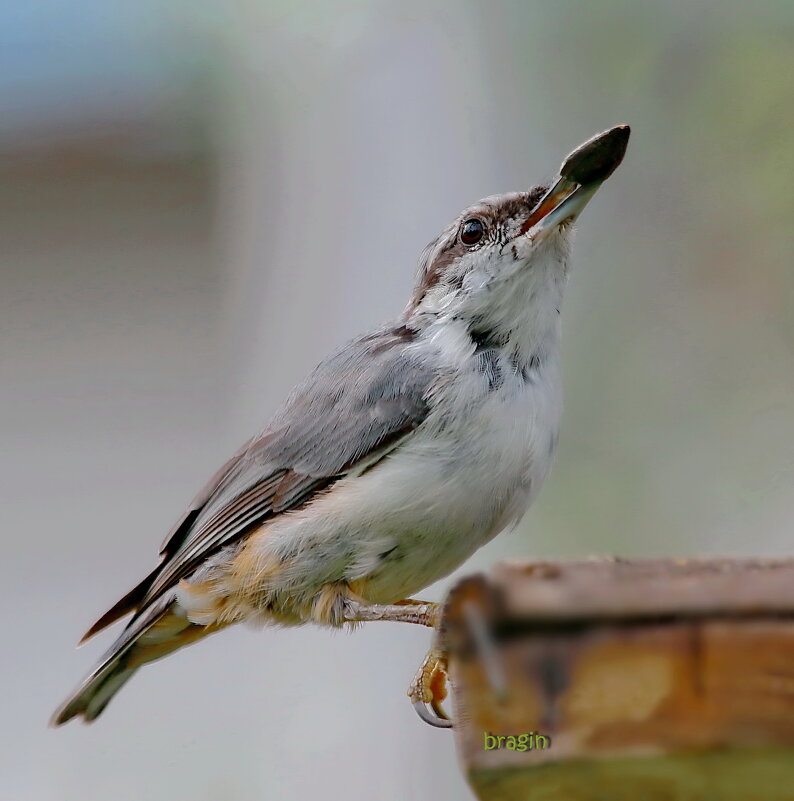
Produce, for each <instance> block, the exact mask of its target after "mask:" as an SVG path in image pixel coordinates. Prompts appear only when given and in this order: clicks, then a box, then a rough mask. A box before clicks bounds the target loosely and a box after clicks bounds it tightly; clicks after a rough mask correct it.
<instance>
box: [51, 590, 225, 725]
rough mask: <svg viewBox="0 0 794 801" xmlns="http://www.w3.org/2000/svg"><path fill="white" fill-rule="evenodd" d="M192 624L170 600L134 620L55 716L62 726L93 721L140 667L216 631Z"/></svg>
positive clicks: (54, 723) (52, 722)
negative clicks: (74, 720) (78, 719)
mask: <svg viewBox="0 0 794 801" xmlns="http://www.w3.org/2000/svg"><path fill="white" fill-rule="evenodd" d="M218 628H220V626H218V625H212V626H199V625H196V624H195V623H191V622H190V621H189V620H188V619H187V618H186V617H185V616H184V615H183V614H182V613H181V610H179V608H178V607H177V605H176V604H175V603H174V602H173V601H172V600H170V599H168V600H167V601H166V602H164V603H163V604H161V605H160V606H159V608H158V607H154V608H152V609H149V610H147V611H146V612H145V613H144V614H143V615H141V616H140V617H137V618H133V619H132V620H131V621H130V623H129V625H128V626H127V628H126V629H124V631H123V632H122V633H121V636H120V637H119V638H118V639H117V640H116V641H115V642H114V643H113V645H112V646H111V647H110V649H109V650H108V652H107V653H106V654H105V656H104V657H103V658H102V661H101V662H100V663H99V665H98V666H97V667H96V669H95V670H94V671H93V672H92V673H91V675H90V676H88V678H86V679H85V681H83V683H82V684H81V685H80V686H79V687H78V688H77V689H76V690H75V691H74V692H73V693H72V694H71V695H70V696H69V698H67V699H66V701H65V702H64V703H63V705H62V706H61V707H60V708H59V709H58V710H57V711H56V712H55V714H54V715H53V718H52V721H51V724H52V725H53V726H60V725H61V724H63V723H66V721H68V720H71V719H72V718H74V717H77V716H78V715H82V717H83V718H84V719H85V721H86V722H90V721H92V720H94V719H95V718H96V717H97V716H98V715H99V714H100V713H101V712H102V710H103V709H104V708H105V707H106V706H107V705H108V703H109V702H110V700H111V698H113V696H114V695H115V694H116V693H117V692H118V691H119V690H120V689H121V688H122V687H123V686H124V684H125V683H126V682H127V681H128V680H129V679H130V678H131V677H132V675H133V673H135V671H136V670H138V668H139V667H141V666H142V665H145V664H146V663H147V662H153V661H154V660H155V659H160V658H161V657H163V656H166V655H167V654H170V653H171V652H173V651H176V650H177V649H178V648H181V647H182V646H184V645H188V644H189V643H192V642H195V641H196V640H197V639H200V638H201V637H203V636H205V635H206V634H209V633H210V632H212V631H216V630H217V629H218Z"/></svg>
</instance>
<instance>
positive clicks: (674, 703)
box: [441, 560, 794, 801]
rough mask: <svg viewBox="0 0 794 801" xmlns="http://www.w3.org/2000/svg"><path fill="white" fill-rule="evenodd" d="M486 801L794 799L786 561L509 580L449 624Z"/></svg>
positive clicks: (793, 571) (447, 617)
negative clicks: (514, 800) (535, 800)
mask: <svg viewBox="0 0 794 801" xmlns="http://www.w3.org/2000/svg"><path fill="white" fill-rule="evenodd" d="M441 631H442V643H443V645H444V647H445V649H446V650H447V652H448V654H449V659H450V679H451V683H452V688H453V701H454V716H455V721H456V726H455V736H456V740H457V747H458V752H459V756H460V759H461V761H462V764H463V767H464V769H465V771H466V774H467V776H468V779H469V781H470V783H471V785H472V787H473V788H474V790H475V792H476V793H477V795H478V797H479V798H481V799H484V800H486V801H497V800H498V801H508V799H509V800H510V801H512V800H513V799H516V801H532V799H538V801H540V800H541V799H542V801H557V799H559V801H596V799H598V800H599V801H621V800H622V799H625V800H626V801H662V799H664V801H667V800H668V799H669V800H670V801H673V800H678V799H682V800H683V799H686V800H687V801H700V800H701V799H702V801H707V800H708V801H738V799H742V801H747V800H748V799H758V801H794V560H785V561H759V560H752V561H749V560H748V561H732V560H727V561H726V560H721V561H681V560H679V561H663V560H657V561H620V560H592V561H587V562H575V563H568V564H564V563H563V564H556V563H543V564H532V565H501V566H499V567H497V568H496V569H495V570H494V572H493V573H492V574H491V575H490V576H489V577H487V578H486V577H484V576H473V577H470V578H467V579H464V580H463V581H461V582H460V583H459V584H458V585H457V586H456V587H455V588H454V589H453V590H452V592H451V593H450V596H449V598H448V600H447V603H446V605H445V612H444V619H443V622H442V629H441Z"/></svg>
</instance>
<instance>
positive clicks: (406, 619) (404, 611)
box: [345, 598, 452, 728]
mask: <svg viewBox="0 0 794 801" xmlns="http://www.w3.org/2000/svg"><path fill="white" fill-rule="evenodd" d="M345 620H347V621H348V622H349V623H360V622H365V621H370V620H391V621H393V622H398V623H418V624H419V625H420V626H428V627H429V628H432V629H433V630H434V635H433V646H432V647H431V649H430V651H429V652H428V654H427V656H426V657H425V659H424V662H422V666H421V667H420V668H419V670H418V671H417V672H416V675H415V676H414V678H413V681H412V682H411V686H410V687H409V688H408V697H409V698H410V699H411V703H412V704H413V706H414V709H415V710H416V712H417V714H418V715H419V717H420V718H422V720H424V721H425V723H429V724H430V725H431V726H437V727H438V728H449V727H451V726H452V721H451V720H450V719H449V717H448V716H447V714H446V713H445V712H444V710H443V709H442V708H441V702H442V701H443V700H444V699H445V698H446V697H447V656H446V654H445V653H444V651H443V649H442V648H441V646H440V645H439V637H438V628H439V623H440V622H441V604H439V603H433V602H431V601H418V600H415V599H413V598H407V599H405V600H404V601H398V602H397V603H395V604H364V603H360V602H359V601H355V600H352V599H350V598H348V599H346V601H345ZM428 705H429V706H430V709H431V710H432V712H431V711H430V710H429V709H428V708H427V707H428Z"/></svg>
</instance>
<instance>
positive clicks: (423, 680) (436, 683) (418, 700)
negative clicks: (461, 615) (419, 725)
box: [408, 648, 452, 729]
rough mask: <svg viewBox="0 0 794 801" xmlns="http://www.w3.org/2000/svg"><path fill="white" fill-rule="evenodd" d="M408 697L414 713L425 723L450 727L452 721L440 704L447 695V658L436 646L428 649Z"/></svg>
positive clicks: (444, 727)
mask: <svg viewBox="0 0 794 801" xmlns="http://www.w3.org/2000/svg"><path fill="white" fill-rule="evenodd" d="M408 697H409V698H410V699H411V703H412V704H413V707H414V709H415V710H416V714H417V715H419V717H420V718H421V719H422V720H423V721H424V722H425V723H427V724H429V725H430V726H435V727H437V728H439V729H449V728H451V727H452V721H451V720H450V719H449V716H448V715H447V713H446V712H445V711H444V709H443V708H442V706H441V702H442V701H443V700H444V699H445V698H446V697H447V658H446V655H445V654H443V653H442V652H441V651H440V650H438V649H437V648H433V649H431V650H430V652H429V653H428V655H427V656H426V657H425V660H424V662H422V666H421V667H420V668H419V670H418V671H417V672H416V676H414V679H413V681H412V682H411V686H410V688H409V689H408ZM428 706H429V709H428Z"/></svg>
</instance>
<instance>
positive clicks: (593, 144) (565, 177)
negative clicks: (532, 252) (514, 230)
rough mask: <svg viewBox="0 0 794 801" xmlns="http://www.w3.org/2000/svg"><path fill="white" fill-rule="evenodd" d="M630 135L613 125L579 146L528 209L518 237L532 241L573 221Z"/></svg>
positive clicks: (619, 157) (616, 162)
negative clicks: (550, 185) (528, 238)
mask: <svg viewBox="0 0 794 801" xmlns="http://www.w3.org/2000/svg"><path fill="white" fill-rule="evenodd" d="M630 133H631V129H630V128H629V126H628V125H617V126H616V127H614V128H610V129H609V130H608V131H604V132H603V133H600V134H598V135H596V136H594V137H593V138H592V139H588V140H587V141H586V142H584V143H583V144H581V145H579V147H577V148H576V150H574V151H573V152H572V153H571V154H570V155H569V156H568V158H566V159H565V161H564V162H563V164H562V167H560V178H559V180H558V181H557V182H556V183H555V184H554V185H553V186H552V187H551V189H549V190H548V192H546V194H545V195H544V196H543V197H542V198H541V199H540V201H539V202H538V204H537V206H535V208H534V209H533V210H532V213H531V214H530V215H529V217H528V218H527V220H526V222H524V224H523V225H522V226H521V230H520V231H519V236H521V235H523V234H527V235H529V237H530V239H532V240H535V239H537V238H538V237H540V238H542V237H544V236H545V235H547V234H549V233H551V232H552V231H556V230H557V229H558V228H559V226H560V225H562V224H563V223H566V222H572V221H573V220H575V219H576V218H577V217H578V216H579V214H580V213H581V211H582V209H583V208H584V207H585V206H586V205H587V202H588V201H589V200H590V198H591V197H592V196H593V195H594V194H595V193H596V191H597V190H598V187H600V186H601V184H602V183H604V181H606V179H607V178H609V176H610V175H612V173H613V172H614V171H615V170H616V169H617V168H618V165H619V164H620V162H621V161H623V156H624V155H625V153H626V146H627V145H628V142H629V134H630Z"/></svg>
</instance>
